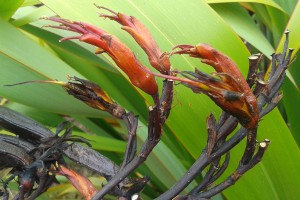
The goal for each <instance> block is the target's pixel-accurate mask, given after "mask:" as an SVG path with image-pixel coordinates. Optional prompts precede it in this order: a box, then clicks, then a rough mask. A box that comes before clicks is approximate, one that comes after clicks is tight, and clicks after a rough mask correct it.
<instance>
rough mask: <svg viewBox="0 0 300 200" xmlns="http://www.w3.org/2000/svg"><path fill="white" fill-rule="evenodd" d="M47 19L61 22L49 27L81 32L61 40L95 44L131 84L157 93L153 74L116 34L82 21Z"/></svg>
mask: <svg viewBox="0 0 300 200" xmlns="http://www.w3.org/2000/svg"><path fill="white" fill-rule="evenodd" d="M48 20H52V21H55V22H59V23H61V25H60V26H49V27H52V28H58V29H64V30H68V31H73V32H77V33H80V34H81V35H79V36H74V37H68V38H63V39H61V41H64V40H70V39H79V40H80V41H82V42H86V43H89V44H92V45H94V46H97V47H98V49H97V52H96V53H104V52H105V53H107V54H108V55H109V56H110V57H111V58H112V59H113V60H114V61H115V63H116V64H117V66H118V67H119V68H120V69H121V70H122V71H123V72H125V74H127V76H128V78H129V79H130V81H131V83H132V84H133V85H135V86H136V87H138V88H140V89H141V90H143V91H144V92H146V93H148V94H150V95H152V96H153V95H155V94H157V91H158V87H157V84H156V82H155V79H154V76H153V75H151V74H150V73H147V72H146V70H143V69H142V68H145V66H143V65H142V64H141V63H140V61H139V60H137V59H136V57H135V55H134V53H133V52H132V51H131V50H130V49H129V48H128V47H127V46H126V45H125V44H124V43H122V42H121V41H120V40H119V39H118V38H117V37H116V36H114V35H110V34H108V33H107V32H105V31H104V30H102V29H100V28H98V27H95V26H93V25H90V24H87V23H84V22H75V21H68V20H65V19H61V18H55V17H51V18H48Z"/></svg>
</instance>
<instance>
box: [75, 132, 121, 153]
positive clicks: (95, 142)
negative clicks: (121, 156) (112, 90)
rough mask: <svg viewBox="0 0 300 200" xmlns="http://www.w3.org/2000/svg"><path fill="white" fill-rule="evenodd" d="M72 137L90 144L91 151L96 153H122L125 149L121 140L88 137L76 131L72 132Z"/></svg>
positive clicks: (96, 136)
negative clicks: (75, 136)
mask: <svg viewBox="0 0 300 200" xmlns="http://www.w3.org/2000/svg"><path fill="white" fill-rule="evenodd" d="M72 135H78V136H81V137H83V138H85V139H87V140H88V141H89V143H91V145H92V147H93V149H95V150H98V151H109V152H119V153H123V152H124V150H125V147H126V143H125V142H124V141H121V140H116V139H113V138H108V137H103V136H98V135H90V134H86V133H82V132H78V131H73V133H72Z"/></svg>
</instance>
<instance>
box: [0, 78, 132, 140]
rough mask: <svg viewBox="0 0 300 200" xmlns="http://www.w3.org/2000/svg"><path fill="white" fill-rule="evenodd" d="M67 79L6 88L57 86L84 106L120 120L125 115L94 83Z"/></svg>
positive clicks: (122, 109)
mask: <svg viewBox="0 0 300 200" xmlns="http://www.w3.org/2000/svg"><path fill="white" fill-rule="evenodd" d="M68 78H69V79H70V81H69V82H63V81H55V80H53V81H52V80H50V81H27V82H22V83H16V84H13V85H6V86H14V85H21V84H28V83H50V84H57V85H60V86H62V87H63V88H65V89H66V91H67V92H68V94H70V95H72V96H74V97H75V98H77V99H79V100H80V101H82V102H84V103H85V104H87V105H88V106H90V107H92V108H95V109H99V110H102V111H106V112H109V113H110V114H112V115H113V116H114V117H117V118H122V116H123V115H124V114H126V111H125V110H124V108H123V107H121V106H120V105H118V104H116V103H115V102H114V101H113V100H112V99H111V98H110V96H109V95H108V94H107V93H106V92H105V91H104V90H103V89H102V88H101V87H100V86H98V85H97V84H96V83H93V82H91V81H88V80H84V79H80V78H78V77H73V78H72V77H68ZM72 80H73V81H72ZM0 122H1V121H0ZM0 125H1V124H0ZM51 135H52V134H51Z"/></svg>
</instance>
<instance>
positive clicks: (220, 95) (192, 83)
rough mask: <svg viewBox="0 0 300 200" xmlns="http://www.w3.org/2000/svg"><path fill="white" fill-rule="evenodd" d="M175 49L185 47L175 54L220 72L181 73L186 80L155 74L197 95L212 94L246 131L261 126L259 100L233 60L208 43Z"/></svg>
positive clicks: (218, 103) (212, 97) (213, 98)
mask: <svg viewBox="0 0 300 200" xmlns="http://www.w3.org/2000/svg"><path fill="white" fill-rule="evenodd" d="M175 48H181V50H179V51H176V52H173V53H172V54H189V55H190V56H191V57H197V58H202V62H203V63H206V64H208V65H211V66H212V67H214V69H215V70H216V72H215V73H213V74H212V75H208V74H205V73H203V72H201V71H199V70H197V69H196V70H195V72H179V74H181V75H183V76H184V77H185V78H180V77H174V76H167V75H162V74H154V73H152V74H154V75H155V76H159V77H163V78H168V79H171V80H175V81H180V82H181V83H182V84H183V85H185V86H187V87H189V88H191V89H192V90H193V92H195V93H204V94H206V95H208V96H209V97H210V98H211V99H212V100H213V101H214V102H215V103H216V104H217V105H218V106H220V107H221V108H222V109H223V110H224V111H225V112H227V113H229V114H231V115H233V116H235V117H236V118H237V119H238V121H239V122H240V123H241V125H242V126H244V127H245V128H247V129H255V128H256V127H257V123H258V108H257V99H256V97H255V95H254V94H253V93H252V91H251V89H250V87H249V86H248V84H247V82H246V81H245V79H244V78H243V76H242V74H241V72H240V71H239V69H238V67H237V66H236V64H235V63H234V62H233V61H232V60H231V59H230V58H228V57H227V56H226V55H224V54H222V53H221V52H219V51H217V50H216V49H214V48H212V47H210V46H209V45H206V44H199V45H197V46H190V45H179V46H176V47H175Z"/></svg>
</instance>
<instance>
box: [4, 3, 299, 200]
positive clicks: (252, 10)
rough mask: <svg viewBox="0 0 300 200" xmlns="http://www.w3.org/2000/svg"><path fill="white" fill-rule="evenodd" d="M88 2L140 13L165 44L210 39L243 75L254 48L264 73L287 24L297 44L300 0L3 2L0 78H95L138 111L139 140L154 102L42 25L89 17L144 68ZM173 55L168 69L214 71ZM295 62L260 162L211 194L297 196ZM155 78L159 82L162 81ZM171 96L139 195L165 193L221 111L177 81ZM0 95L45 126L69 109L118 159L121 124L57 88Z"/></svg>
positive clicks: (101, 59)
mask: <svg viewBox="0 0 300 200" xmlns="http://www.w3.org/2000/svg"><path fill="white" fill-rule="evenodd" d="M94 3H97V4H98V5H101V6H105V7H108V8H110V9H112V10H114V11H118V12H123V13H126V14H128V15H133V16H135V17H137V18H138V19H140V20H141V21H142V22H143V23H144V24H145V25H146V26H147V27H148V28H149V29H150V31H151V32H152V33H153V36H154V38H155V39H156V40H157V42H158V44H159V45H160V47H161V49H162V50H163V51H170V50H171V48H172V47H173V46H175V45H177V44H197V43H208V44H211V45H212V46H214V47H215V48H216V49H218V50H220V51H222V52H224V53H226V54H227V55H228V56H230V57H231V58H232V59H233V60H234V61H235V62H236V63H237V64H238V66H239V67H240V69H241V71H242V72H243V74H244V75H246V74H247V70H248V60H247V57H248V56H249V55H250V52H251V53H258V52H262V53H263V54H264V55H265V60H264V62H262V70H267V67H268V61H269V59H270V55H271V54H272V53H273V52H275V51H277V50H281V47H282V42H283V40H284V38H283V32H284V31H285V30H286V29H289V30H290V31H291V34H290V37H291V40H290V47H291V48H294V49H295V54H296V53H297V52H298V49H299V46H300V23H299V19H300V4H299V2H298V1H297V0H288V1H285V0H273V1H272V0H256V1H255V0H252V1H250V0H248V1H243V0H240V1H239V0H220V1H218V0H189V1H183V0H164V1H147V0H122V1H121V0H120V1H117V0H113V1H112V0H85V1H83V0H64V1H57V0H56V1H55V0H40V1H37V0H14V1H6V0H0V17H1V18H0V85H4V84H13V83H18V82H23V81H28V80H44V79H58V80H62V81H65V80H66V75H67V74H69V75H71V76H78V77H81V78H85V79H89V80H91V81H94V82H97V83H98V84H99V85H100V86H101V87H103V88H104V89H105V90H106V91H107V92H108V93H109V94H110V95H111V96H112V97H113V98H114V99H115V100H116V101H117V102H118V103H120V104H121V105H123V106H124V107H125V108H126V109H127V110H131V111H133V112H134V113H135V114H137V115H139V116H140V127H139V129H138V137H139V140H140V141H142V140H143V139H144V138H145V137H146V124H145V122H146V119H147V105H151V103H152V102H151V99H150V98H149V97H148V96H147V95H146V94H144V93H143V92H141V91H140V90H137V89H136V88H134V87H133V86H132V85H131V84H130V83H129V82H128V80H127V79H126V78H125V77H124V76H123V75H122V74H121V73H120V72H119V71H118V70H117V69H116V68H114V64H113V62H111V60H110V59H109V58H108V57H107V56H106V55H100V56H96V55H94V51H95V49H94V48H93V47H92V46H88V45H85V44H83V43H79V42H70V41H68V42H63V43H59V42H58V40H59V39H60V38H61V37H62V36H66V34H69V33H66V32H63V31H58V30H51V29H49V28H46V27H43V26H44V25H47V24H49V23H50V22H49V21H45V20H43V19H40V17H41V16H53V15H59V16H61V17H63V18H67V19H72V20H78V21H85V22H89V23H92V24H95V25H97V26H99V27H102V28H103V29H105V30H106V31H108V32H110V33H112V34H115V35H117V36H118V37H119V38H120V39H121V40H122V41H123V42H125V43H126V44H127V45H128V46H129V47H130V48H132V50H133V51H134V52H135V53H136V55H137V56H138V57H139V59H141V61H142V62H143V63H144V64H145V65H147V66H150V65H149V63H148V61H147V57H146V55H145V54H144V53H143V51H142V50H141V49H140V48H139V47H138V45H137V44H136V43H135V41H134V40H133V39H132V38H130V37H129V35H128V34H127V33H126V32H125V31H123V30H121V28H120V26H119V25H118V24H117V23H113V22H111V21H110V20H103V19H100V18H99V17H98V14H99V12H100V11H99V10H97V8H96V7H95V6H94V5H93V4H94ZM101 12H102V11H101ZM245 44H246V45H245ZM247 47H248V48H247ZM249 49H250V51H249ZM171 62H172V67H173V68H177V69H180V70H192V71H193V70H194V67H198V68H199V69H201V70H203V71H206V72H209V71H210V70H211V69H210V68H209V67H207V66H205V65H202V64H201V63H200V62H199V60H197V59H190V58H189V57H187V56H174V57H172V60H171ZM299 66H300V60H299V59H298V60H296V61H295V62H294V63H293V64H292V66H291V67H290V69H289V71H288V78H286V80H285V83H284V85H283V88H282V91H283V93H284V98H283V101H282V102H281V104H280V106H279V109H275V110H274V111H273V112H272V113H271V114H269V115H268V116H267V117H265V118H264V119H263V120H262V121H261V122H260V126H259V133H258V135H259V138H260V139H261V140H263V139H265V138H268V139H270V140H271V145H270V147H269V149H268V150H267V153H266V155H265V156H264V158H263V161H262V162H261V163H260V164H259V165H258V166H256V167H255V168H254V169H253V170H251V171H250V172H248V173H247V174H246V175H245V176H244V177H242V179H241V180H240V181H238V183H237V184H236V185H235V186H233V187H231V188H229V189H227V190H226V191H224V192H223V193H222V195H219V196H217V197H215V199H230V200H234V199H251V200H252V199H274V200H276V199H299V197H300V190H299V187H300V173H299V171H298V170H299V169H300V153H299V147H298V145H299V144H300V123H299V119H300V116H299V115H300V106H299V105H298V104H299V102H300V93H299V85H300V73H299ZM157 81H158V82H159V83H160V86H161V80H159V79H158V80H157ZM175 95H176V97H175V102H174V103H173V104H174V106H173V109H172V113H171V116H170V118H169V119H168V121H167V125H166V126H165V128H164V135H163V137H162V141H161V143H160V144H159V145H158V146H157V147H156V149H155V150H154V153H153V154H152V155H151V156H150V158H149V159H148V160H147V162H146V163H145V165H143V166H142V167H141V168H139V170H138V172H137V173H140V174H143V175H149V176H150V177H152V180H151V184H150V185H149V186H147V187H146V189H145V191H144V197H145V199H152V198H154V197H155V196H157V194H158V193H161V192H163V191H165V190H167V188H169V187H170V186H172V185H173V183H175V182H176V180H178V179H179V178H180V177H181V176H182V175H183V173H184V172H185V171H186V169H187V168H188V167H189V166H190V165H191V164H192V163H193V161H194V160H195V159H196V158H197V156H198V155H199V154H200V152H201V151H202V148H203V147H204V145H205V141H206V127H205V120H206V117H207V116H208V115H209V113H210V112H213V113H214V114H215V115H216V116H218V114H219V113H220V110H219V109H218V108H217V106H216V105H214V104H213V103H212V102H211V101H210V100H209V99H208V98H207V97H205V96H204V95H194V94H193V93H192V92H191V91H190V90H188V89H186V88H184V87H182V86H177V87H176V89H175ZM0 96H1V97H3V98H4V99H2V101H5V100H9V102H8V103H7V104H6V105H7V106H9V107H11V108H13V109H15V110H17V111H19V112H22V113H24V114H25V115H28V116H30V117H32V118H34V119H36V120H38V121H40V122H42V123H43V124H45V125H47V126H49V127H55V126H56V125H57V124H58V123H59V122H61V121H63V120H64V119H65V116H70V117H71V118H69V119H71V120H72V121H73V122H74V124H75V125H76V126H77V129H76V131H75V132H76V134H79V135H84V136H86V137H87V138H88V139H91V141H92V145H93V148H94V149H96V150H99V151H101V153H103V154H105V155H107V156H108V157H110V158H112V159H113V160H115V161H116V162H117V163H119V162H120V160H121V158H122V153H123V151H124V149H125V142H124V139H125V138H126V130H125V129H124V127H123V124H120V123H119V121H116V120H115V119H113V118H111V116H109V115H108V114H106V113H103V112H100V111H96V110H92V109H91V108H88V107H87V106H86V105H84V104H83V103H81V102H79V101H76V100H75V99H73V98H72V97H69V96H68V95H67V94H65V92H64V91H63V89H62V88H60V87H59V86H54V85H47V84H32V85H22V86H15V87H3V86H1V87H0ZM63 118H64V119H63ZM84 132H87V133H84ZM243 150H244V146H243V145H239V146H237V147H236V148H235V150H234V152H231V153H232V157H231V163H230V166H229V168H230V169H229V170H228V171H233V169H235V168H236V166H237V162H238V160H239V158H240V156H241V153H242V152H243ZM227 175H228V174H227ZM223 178H224V177H223ZM199 179H201V177H199ZM93 180H94V179H93ZM192 184H194V183H192ZM70 188H71V186H69V185H62V186H58V187H56V188H54V189H51V190H50V191H48V192H47V194H45V195H43V198H45V199H47V198H51V197H52V198H53V194H54V193H57V192H59V195H63V194H66V193H70V192H72V191H71V190H70ZM51 195H52V196H51Z"/></svg>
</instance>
